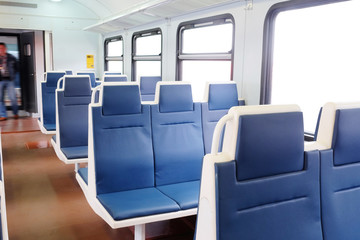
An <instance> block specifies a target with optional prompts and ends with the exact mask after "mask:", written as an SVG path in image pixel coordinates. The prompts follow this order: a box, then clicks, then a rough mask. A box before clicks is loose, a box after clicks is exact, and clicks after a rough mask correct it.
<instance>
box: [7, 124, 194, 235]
mask: <svg viewBox="0 0 360 240" xmlns="http://www.w3.org/2000/svg"><path fill="white" fill-rule="evenodd" d="M14 121H15V120H14ZM17 121H27V122H28V123H29V122H30V124H29V125H30V126H31V127H30V130H31V131H27V130H26V127H24V128H23V130H24V131H23V132H17V133H6V132H4V133H3V134H2V144H3V157H4V176H5V191H6V203H7V215H8V228H9V238H10V240H18V239H19V240H22V239H34V240H35V239H36V240H40V239H62V240H65V239H66V240H67V239H71V240H72V239H74V240H76V239H101V240H103V239H117V240H122V239H133V233H132V229H131V228H122V229H116V230H114V229H111V228H110V227H109V226H108V225H107V224H106V223H105V222H104V221H103V220H102V219H101V218H100V217H98V216H97V215H96V214H95V213H94V211H93V210H92V209H91V208H90V206H89V205H88V203H87V201H86V199H85V197H84V196H83V194H82V191H81V189H80V187H79V185H78V184H77V181H76V179H75V173H74V166H73V165H65V164H64V163H62V162H61V161H60V160H58V158H57V157H56V155H55V152H54V150H53V149H52V147H51V146H50V144H49V141H50V138H51V136H50V135H44V134H42V133H41V132H40V131H33V126H34V125H33V121H36V120H35V119H29V118H28V119H21V120H17ZM35 123H36V122H35ZM18 124H25V125H26V124H27V123H24V122H23V123H21V122H19V123H18ZM8 132H11V131H8ZM194 223H195V217H190V218H185V219H177V220H171V221H164V222H160V223H154V224H148V225H147V230H148V231H147V235H148V237H149V239H169V240H170V239H173V240H175V239H185V240H186V239H189V240H190V239H193V234H194V230H193V229H194ZM151 236H155V237H151ZM156 236H157V237H156Z"/></svg>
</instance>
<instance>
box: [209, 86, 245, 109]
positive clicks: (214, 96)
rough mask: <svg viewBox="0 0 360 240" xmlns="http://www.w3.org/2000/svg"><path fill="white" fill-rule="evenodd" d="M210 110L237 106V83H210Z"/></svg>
mask: <svg viewBox="0 0 360 240" xmlns="http://www.w3.org/2000/svg"><path fill="white" fill-rule="evenodd" d="M208 103H209V110H220V109H230V108H231V107H233V106H237V105H238V103H239V101H238V93H237V88H236V84H209V98H208Z"/></svg>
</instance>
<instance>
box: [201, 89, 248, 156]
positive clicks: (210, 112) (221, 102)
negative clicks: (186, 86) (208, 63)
mask: <svg viewBox="0 0 360 240" xmlns="http://www.w3.org/2000/svg"><path fill="white" fill-rule="evenodd" d="M208 94H209V96H208V102H204V103H202V104H201V113H202V127H203V137H204V147H205V153H206V154H207V153H210V152H211V143H212V137H213V134H214V129H215V126H216V124H217V122H218V121H219V120H220V118H222V117H223V116H224V115H225V114H227V112H228V110H229V109H230V108H231V107H233V106H240V105H244V104H245V102H244V101H243V100H241V101H239V100H238V94H237V88H236V84H226V83H225V84H209V91H208ZM221 145H222V144H220V146H221ZM220 150H221V149H220Z"/></svg>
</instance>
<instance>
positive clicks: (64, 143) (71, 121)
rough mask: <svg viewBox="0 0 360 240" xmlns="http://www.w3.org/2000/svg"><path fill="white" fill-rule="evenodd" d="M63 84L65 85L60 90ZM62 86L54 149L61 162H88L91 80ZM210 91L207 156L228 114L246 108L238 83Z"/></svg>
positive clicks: (205, 114) (205, 111)
mask: <svg viewBox="0 0 360 240" xmlns="http://www.w3.org/2000/svg"><path fill="white" fill-rule="evenodd" d="M62 82H64V83H63V84H62V87H60V85H61V83H62ZM157 82H158V81H157ZM58 85H59V86H58V89H57V90H56V135H55V136H54V137H53V139H52V141H51V142H52V145H53V147H54V149H55V152H56V154H57V156H58V157H59V159H60V160H62V161H64V162H65V163H67V164H73V163H81V162H86V161H87V158H88V104H89V103H90V101H91V93H92V90H91V88H90V85H89V80H88V79H86V78H84V77H74V76H66V77H64V78H63V79H62V80H60V81H59V83H58ZM140 88H141V86H140ZM96 89H97V90H98V89H100V88H99V87H98V88H96ZM97 90H94V91H97ZM206 90H207V92H206V94H205V96H207V98H206V99H205V102H203V103H201V108H202V110H201V115H202V116H201V119H202V128H203V135H204V148H205V153H209V152H210V145H211V139H212V133H213V130H214V128H215V125H216V123H217V121H218V120H219V119H220V118H221V117H222V116H223V115H225V114H226V113H227V111H228V109H230V107H232V106H237V105H243V104H244V101H243V100H240V101H239V100H238V95H237V88H236V84H235V83H234V82H228V83H212V84H208V85H207V88H206ZM140 92H141V91H140ZM97 99H98V92H96V93H95V94H94V100H93V102H97V101H98V100H97ZM141 100H143V98H142V99H141ZM143 103H147V104H152V103H153V102H151V101H143Z"/></svg>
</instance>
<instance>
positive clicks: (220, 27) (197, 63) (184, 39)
mask: <svg viewBox="0 0 360 240" xmlns="http://www.w3.org/2000/svg"><path fill="white" fill-rule="evenodd" d="M233 36H234V20H233V18H232V16H231V15H229V14H226V15H221V16H216V17H211V18H206V19H200V20H195V21H191V22H185V23H182V24H180V26H179V31H178V39H179V40H178V46H177V47H178V56H177V57H178V71H177V74H178V75H177V78H178V80H182V81H188V82H191V84H192V87H193V98H194V100H195V101H199V100H202V99H203V95H204V86H205V83H206V82H207V81H229V80H231V79H232V63H233V46H234V41H233Z"/></svg>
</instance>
